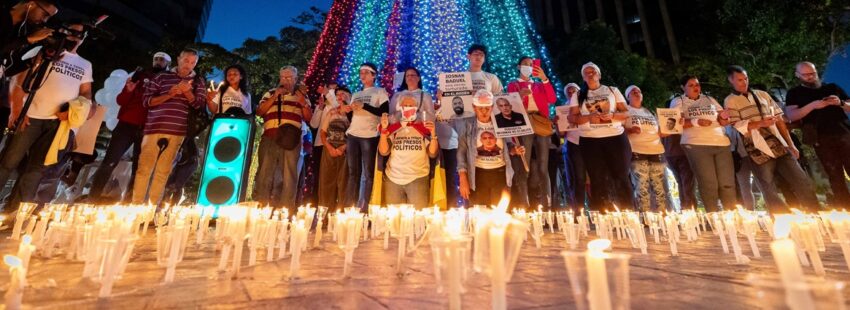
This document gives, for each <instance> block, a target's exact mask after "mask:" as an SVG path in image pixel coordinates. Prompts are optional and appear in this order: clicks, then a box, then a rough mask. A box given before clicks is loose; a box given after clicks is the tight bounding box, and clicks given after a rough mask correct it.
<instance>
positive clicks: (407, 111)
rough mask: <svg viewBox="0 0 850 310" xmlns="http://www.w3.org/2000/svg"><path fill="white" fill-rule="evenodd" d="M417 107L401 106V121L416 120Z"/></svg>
mask: <svg viewBox="0 0 850 310" xmlns="http://www.w3.org/2000/svg"><path fill="white" fill-rule="evenodd" d="M417 110H418V108H417V107H402V108H401V121H403V122H412V121H415V120H416V111H417Z"/></svg>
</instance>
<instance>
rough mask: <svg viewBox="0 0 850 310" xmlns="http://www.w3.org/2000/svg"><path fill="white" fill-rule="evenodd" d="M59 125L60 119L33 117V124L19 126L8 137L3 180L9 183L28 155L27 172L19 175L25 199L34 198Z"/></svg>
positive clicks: (1, 172) (0, 181) (0, 167)
mask: <svg viewBox="0 0 850 310" xmlns="http://www.w3.org/2000/svg"><path fill="white" fill-rule="evenodd" d="M58 129H59V120H56V119H34V118H31V119H30V125H29V126H27V127H26V128H24V130H17V131H15V134H14V135H12V136H11V137H7V138H6V146H5V147H4V148H3V153H2V154H3V157H2V158H0V184H3V185H5V184H6V181H8V180H9V175H10V174H11V173H12V172H13V171H15V170H16V169H17V168H18V165H19V164H20V163H21V161H23V160H24V156H26V160H27V162H26V167H25V168H24V173H23V174H22V175H21V176H20V177H18V182H20V188H21V197H22V201H23V202H32V201H33V199H34V198H35V192H36V190H37V189H38V183H39V181H40V180H41V175H42V171H43V170H44V158H45V157H46V156H47V150H48V149H49V148H50V144H51V143H52V142H53V138H54V137H55V136H56V131H57V130H58ZM3 185H0V186H3ZM15 207H17V206H15Z"/></svg>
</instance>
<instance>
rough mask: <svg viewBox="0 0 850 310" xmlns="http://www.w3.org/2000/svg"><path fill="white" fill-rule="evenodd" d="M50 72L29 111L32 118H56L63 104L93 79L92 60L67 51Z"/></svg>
mask: <svg viewBox="0 0 850 310" xmlns="http://www.w3.org/2000/svg"><path fill="white" fill-rule="evenodd" d="M48 72H49V73H48V75H47V78H46V79H45V81H44V84H42V86H41V88H40V89H39V90H38V92H37V93H36V94H35V98H33V101H32V105H31V106H30V108H29V110H28V111H27V116H28V117H30V118H35V119H56V113H58V112H59V108H60V107H61V106H62V104H64V103H66V102H68V101H71V100H72V99H74V98H77V97H78V96H79V95H80V85H83V84H85V83H91V82H92V81H93V78H92V66H91V62H89V61H88V60H86V59H84V58H83V57H80V55H77V54H74V53H71V52H67V51H66V52H64V53H62V57H61V58H60V59H59V60H57V61H55V62H54V63H53V64H52V65H51V66H50V68H49V69H48Z"/></svg>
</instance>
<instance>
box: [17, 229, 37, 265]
mask: <svg viewBox="0 0 850 310" xmlns="http://www.w3.org/2000/svg"><path fill="white" fill-rule="evenodd" d="M33 251H35V246H34V245H32V237H30V236H29V235H25V236H24V237H23V238H22V240H21V244H20V245H18V254H17V255H16V256H17V257H18V258H19V259H20V260H21V263H22V266H23V267H24V268H29V266H30V257H31V256H32V252H33Z"/></svg>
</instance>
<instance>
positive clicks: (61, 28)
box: [23, 15, 115, 59]
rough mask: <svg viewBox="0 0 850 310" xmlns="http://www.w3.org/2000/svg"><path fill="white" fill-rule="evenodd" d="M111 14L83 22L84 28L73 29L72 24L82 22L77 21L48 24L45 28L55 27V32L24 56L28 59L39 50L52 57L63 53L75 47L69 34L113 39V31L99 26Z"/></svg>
mask: <svg viewBox="0 0 850 310" xmlns="http://www.w3.org/2000/svg"><path fill="white" fill-rule="evenodd" d="M108 17H109V15H102V16H100V17H98V18H97V19H95V20H93V21H90V22H83V23H81V24H82V25H83V30H77V29H72V28H71V25H77V24H80V23H76V22H70V23H69V22H65V23H61V24H47V25H45V28H49V29H53V34H51V35H50V36H48V37H47V38H45V39H44V40H41V41H39V42H37V43H36V44H35V47H34V48H33V49H32V50H30V52H28V53H27V55H25V56H24V57H23V58H24V59H28V58H30V57H33V56H35V55H36V53H38V52H42V53H44V55H45V56H47V57H48V58H52V57H54V56H56V55H60V54H62V52H64V51H67V50H68V49H70V48H73V45H74V44H75V43H74V42H73V41H71V40H68V37H69V36H75V37H80V38H87V37H91V38H92V39H94V40H97V39H99V38H105V39H108V40H112V39H114V38H115V36H114V35H112V34H111V33H109V32H107V31H105V30H103V29H101V28H98V26H99V25H100V23H102V22H103V21H104V20H106V18H108ZM28 56H29V57H28Z"/></svg>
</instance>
